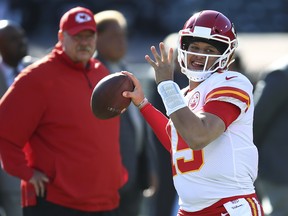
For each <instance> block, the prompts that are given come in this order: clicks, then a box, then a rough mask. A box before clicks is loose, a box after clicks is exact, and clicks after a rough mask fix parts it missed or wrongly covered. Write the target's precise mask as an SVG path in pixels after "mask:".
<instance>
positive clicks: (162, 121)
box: [140, 103, 171, 152]
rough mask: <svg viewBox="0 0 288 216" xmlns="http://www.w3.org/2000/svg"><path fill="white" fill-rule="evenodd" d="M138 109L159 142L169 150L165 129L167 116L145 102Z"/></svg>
mask: <svg viewBox="0 0 288 216" xmlns="http://www.w3.org/2000/svg"><path fill="white" fill-rule="evenodd" d="M140 111H141V113H142V115H143V117H144V118H145V120H146V121H147V123H148V124H149V125H150V127H151V128H152V130H153V132H154V133H155V135H156V136H157V138H158V139H159V141H160V142H161V144H162V145H163V146H164V147H165V149H166V150H167V151H169V152H170V149H171V145H170V143H171V142H170V138H169V136H168V134H167V131H166V126H167V123H168V118H167V117H166V116H165V115H164V114H163V113H161V112H160V111H159V110H157V109H156V108H155V107H153V106H152V105H151V104H150V103H147V104H146V105H145V106H144V107H143V108H142V109H141V110H140Z"/></svg>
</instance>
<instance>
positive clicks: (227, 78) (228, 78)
mask: <svg viewBox="0 0 288 216" xmlns="http://www.w3.org/2000/svg"><path fill="white" fill-rule="evenodd" d="M235 77H237V76H231V77H228V76H226V77H225V79H226V80H230V79H233V78H235Z"/></svg>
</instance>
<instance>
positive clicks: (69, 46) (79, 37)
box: [59, 30, 96, 65]
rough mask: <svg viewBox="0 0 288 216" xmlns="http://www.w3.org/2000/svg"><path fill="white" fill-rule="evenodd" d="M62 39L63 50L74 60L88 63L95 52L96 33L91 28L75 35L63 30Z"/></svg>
mask: <svg viewBox="0 0 288 216" xmlns="http://www.w3.org/2000/svg"><path fill="white" fill-rule="evenodd" d="M60 38H61V36H60V37H59V39H60ZM60 41H61V42H62V45H63V50H64V51H65V53H66V54H67V55H68V56H69V57H70V58H71V60H72V61H74V62H82V63H83V64H85V65H86V63H87V62H88V61H89V59H90V58H91V57H92V55H93V54H94V52H95V48H96V33H95V32H93V31H90V30H84V31H81V32H79V33H78V34H75V35H69V34H68V33H67V32H63V37H62V38H61V39H60Z"/></svg>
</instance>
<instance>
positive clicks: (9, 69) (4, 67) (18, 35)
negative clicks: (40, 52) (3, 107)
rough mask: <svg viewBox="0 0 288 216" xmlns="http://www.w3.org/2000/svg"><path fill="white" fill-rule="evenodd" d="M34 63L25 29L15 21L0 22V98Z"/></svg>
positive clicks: (34, 59)
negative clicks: (20, 74) (19, 74)
mask: <svg viewBox="0 0 288 216" xmlns="http://www.w3.org/2000/svg"><path fill="white" fill-rule="evenodd" d="M34 61H36V58H33V57H31V56H29V55H28V40H27V36H26V33H25V31H24V29H23V28H22V27H21V26H20V25H19V24H18V23H16V22H14V21H11V20H0V84H1V85H0V97H2V95H3V94H4V93H5V91H6V90H7V88H8V87H9V86H10V85H11V84H12V83H13V81H14V78H15V77H16V76H17V75H18V73H19V72H20V71H21V70H22V69H24V68H25V67H26V66H28V65H29V64H31V63H33V62H34Z"/></svg>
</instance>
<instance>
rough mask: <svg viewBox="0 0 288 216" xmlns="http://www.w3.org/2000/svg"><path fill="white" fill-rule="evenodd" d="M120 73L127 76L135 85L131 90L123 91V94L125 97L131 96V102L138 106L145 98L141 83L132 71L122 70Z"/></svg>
mask: <svg viewBox="0 0 288 216" xmlns="http://www.w3.org/2000/svg"><path fill="white" fill-rule="evenodd" d="M122 73H123V74H126V75H127V76H129V77H130V78H131V80H132V82H133V84H134V86H135V87H134V91H133V92H129V91H125V92H123V96H124V97H127V98H131V100H132V103H133V104H134V105H135V106H138V105H139V104H140V103H141V102H142V101H143V99H144V98H145V96H144V92H143V89H142V86H141V83H140V81H139V80H138V79H137V78H136V77H135V76H134V75H133V74H132V73H130V72H128V71H122Z"/></svg>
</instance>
